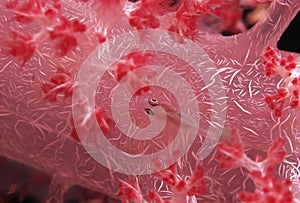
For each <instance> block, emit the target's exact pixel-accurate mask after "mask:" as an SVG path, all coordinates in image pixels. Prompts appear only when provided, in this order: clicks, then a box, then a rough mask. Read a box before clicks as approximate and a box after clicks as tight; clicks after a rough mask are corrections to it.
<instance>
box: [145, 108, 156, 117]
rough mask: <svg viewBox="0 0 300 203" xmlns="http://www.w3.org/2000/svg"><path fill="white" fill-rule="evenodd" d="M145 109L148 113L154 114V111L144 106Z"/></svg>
mask: <svg viewBox="0 0 300 203" xmlns="http://www.w3.org/2000/svg"><path fill="white" fill-rule="evenodd" d="M145 111H146V113H147V114H148V115H152V116H153V115H154V111H153V110H152V109H151V108H145Z"/></svg>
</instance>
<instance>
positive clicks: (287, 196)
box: [216, 130, 293, 203]
mask: <svg viewBox="0 0 300 203" xmlns="http://www.w3.org/2000/svg"><path fill="white" fill-rule="evenodd" d="M283 144H284V140H283V139H281V138H280V139H278V140H277V141H275V142H274V143H273V144H272V145H271V147H269V149H268V151H267V158H265V159H263V158H262V157H260V156H257V158H256V160H255V161H253V160H251V159H250V158H249V157H247V155H246V154H245V152H244V148H243V144H242V143H241V140H240V136H239V133H238V131H237V130H234V131H233V132H232V139H231V140H230V141H225V142H224V143H222V144H220V145H219V147H218V151H219V153H220V154H219V155H217V156H216V160H217V161H219V162H220V163H221V167H223V168H229V169H232V168H237V167H244V168H246V169H247V170H248V171H249V172H250V178H251V179H252V180H253V182H254V184H255V186H256V191H255V193H248V192H244V191H243V192H241V193H240V194H239V198H240V200H241V201H243V202H248V203H250V202H260V203H265V202H270V203H271V202H275V203H276V202H278V203H279V202H284V203H291V202H293V194H292V192H291V190H290V185H291V182H290V181H289V180H285V181H283V182H280V181H279V180H277V179H276V178H274V168H275V166H277V165H278V164H280V163H281V162H282V160H283V159H284V157H285V152H284V151H283V150H282V146H283Z"/></svg>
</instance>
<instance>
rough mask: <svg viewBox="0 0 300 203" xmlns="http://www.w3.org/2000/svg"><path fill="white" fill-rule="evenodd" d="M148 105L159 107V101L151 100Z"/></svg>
mask: <svg viewBox="0 0 300 203" xmlns="http://www.w3.org/2000/svg"><path fill="white" fill-rule="evenodd" d="M148 103H149V104H150V105H151V106H158V105H159V101H158V100H157V99H155V98H152V99H149V101H148Z"/></svg>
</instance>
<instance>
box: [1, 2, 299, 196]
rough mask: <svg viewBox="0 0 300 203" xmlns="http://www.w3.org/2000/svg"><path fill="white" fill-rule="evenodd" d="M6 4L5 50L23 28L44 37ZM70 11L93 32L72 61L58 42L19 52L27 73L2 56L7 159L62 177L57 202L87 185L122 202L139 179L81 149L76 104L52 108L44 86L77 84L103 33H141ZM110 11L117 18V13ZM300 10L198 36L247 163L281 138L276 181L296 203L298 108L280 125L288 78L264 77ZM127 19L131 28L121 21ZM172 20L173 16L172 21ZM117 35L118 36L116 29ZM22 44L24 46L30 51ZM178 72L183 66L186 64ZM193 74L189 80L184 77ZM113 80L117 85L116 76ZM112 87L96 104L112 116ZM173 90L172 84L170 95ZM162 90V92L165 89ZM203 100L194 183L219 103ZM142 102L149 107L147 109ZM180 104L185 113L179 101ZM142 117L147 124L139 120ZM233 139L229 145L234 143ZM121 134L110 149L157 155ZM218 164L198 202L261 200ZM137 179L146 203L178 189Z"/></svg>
mask: <svg viewBox="0 0 300 203" xmlns="http://www.w3.org/2000/svg"><path fill="white" fill-rule="evenodd" d="M54 2H55V1H54ZM95 2H97V1H95ZM116 2H123V1H111V3H112V4H113V3H116ZM4 3H5V2H4V1H1V5H0V10H1V19H0V44H5V42H6V41H5V40H6V39H7V36H8V34H9V29H8V28H13V29H17V28H20V29H21V30H23V31H24V32H28V33H29V34H30V33H31V32H37V31H38V30H39V29H40V27H39V26H38V25H36V24H34V23H33V24H29V25H28V27H25V26H23V25H22V24H20V23H16V22H15V21H13V20H10V19H11V18H12V17H13V16H12V13H11V12H9V11H8V10H7V9H6V8H5V6H4ZM62 6H63V14H64V15H65V16H66V17H67V18H70V19H72V18H76V19H80V20H81V22H83V23H85V25H86V28H87V29H86V32H85V33H84V34H82V35H80V36H77V34H78V33H77V34H76V37H78V38H76V39H77V43H78V46H76V47H74V46H75V45H74V46H73V44H74V42H72V43H71V45H72V49H70V50H69V49H68V53H67V55H66V56H65V57H60V56H57V54H55V51H57V50H55V44H53V42H52V41H51V39H45V40H44V41H43V42H41V43H39V44H38V47H37V51H36V52H35V54H34V55H33V57H32V58H31V59H29V58H30V57H29V56H31V54H32V53H31V52H30V54H29V55H26V54H24V55H23V54H22V53H19V52H14V54H15V55H16V56H17V55H18V56H20V57H23V59H24V60H26V63H24V65H23V64H22V63H23V61H21V65H23V67H22V68H21V69H20V68H19V67H20V61H17V60H16V59H15V58H13V57H12V56H7V52H5V53H3V52H2V51H3V49H2V48H1V52H0V54H1V57H0V65H1V66H0V146H1V147H0V155H1V156H5V157H7V158H10V159H13V160H16V161H18V162H21V163H24V164H26V165H30V166H32V167H34V168H37V169H39V170H42V171H45V172H46V173H48V174H49V175H51V176H53V180H52V182H51V186H50V189H49V200H48V201H49V202H51V201H54V200H55V201H56V202H59V201H62V198H63V194H64V192H66V191H67V190H68V188H70V187H71V186H73V185H80V186H82V187H85V188H89V189H92V190H96V191H101V192H102V193H105V194H107V195H109V196H112V197H116V196H117V191H118V185H119V180H128V179H133V177H132V176H130V175H124V174H121V173H118V172H113V171H111V170H109V169H107V168H106V167H104V166H102V165H100V164H99V163H98V162H97V161H96V160H94V159H93V158H92V157H91V156H90V155H89V154H88V153H86V150H85V149H84V148H83V147H82V145H81V144H80V143H79V142H77V141H74V140H73V139H70V134H71V131H72V127H73V126H72V124H71V122H70V120H71V114H72V113H71V111H72V109H71V106H72V105H71V102H72V101H71V100H68V99H67V98H66V99H65V98H64V95H58V97H57V98H56V99H58V102H49V101H48V102H46V101H45V100H44V99H43V96H44V95H43V92H42V90H41V87H42V85H43V84H45V83H48V82H49V81H50V78H51V77H53V76H54V75H55V74H56V71H57V67H58V66H59V67H64V68H65V69H66V70H68V72H70V73H72V74H73V75H74V77H75V76H76V75H77V73H78V72H79V70H80V69H81V67H82V64H83V63H84V61H85V60H86V59H87V57H88V56H89V55H90V54H91V53H92V52H93V51H94V50H95V49H96V47H97V43H95V41H97V40H98V39H97V37H96V35H95V33H94V32H100V33H101V34H104V35H105V36H107V37H108V38H112V37H113V36H115V35H118V34H120V33H122V32H125V31H128V30H131V31H132V30H134V29H133V28H130V25H129V22H128V21H127V19H125V20H124V19H123V17H122V15H121V14H120V13H118V15H116V16H118V18H117V19H116V20H115V19H114V18H111V16H110V17H109V18H108V19H105V20H106V22H105V23H103V22H101V21H100V20H99V19H100V17H101V16H99V15H100V14H99V12H98V13H97V12H96V11H94V10H93V8H96V9H98V10H99V11H101V5H100V7H93V5H92V4H91V3H89V2H88V3H85V2H84V1H68V0H66V1H64V2H63V5H62ZM98 6H99V5H98ZM111 9H117V7H115V8H111ZM299 9H300V5H299V2H298V0H290V1H279V0H278V1H273V2H272V3H271V5H270V7H269V8H268V10H267V15H266V17H265V18H264V19H262V20H261V21H260V22H259V23H258V24H256V25H255V26H254V27H253V28H252V29H251V30H249V31H247V32H245V33H242V34H238V35H234V36H231V37H223V36H221V35H219V34H212V33H209V32H201V31H200V32H199V33H197V34H196V35H193V41H194V42H195V43H197V44H198V45H199V46H200V47H201V48H202V49H203V50H204V51H205V53H206V54H207V55H208V56H209V57H210V59H211V60H212V61H213V63H214V64H215V66H216V68H217V69H218V73H219V75H220V78H221V80H222V83H223V85H224V87H225V88H224V91H225V93H226V98H227V103H226V104H224V110H225V109H226V110H227V114H226V127H228V128H238V130H239V132H240V135H241V140H242V142H243V144H244V147H245V151H246V152H247V154H248V155H249V156H251V157H255V156H256V155H257V154H261V155H262V156H264V155H265V153H266V152H267V149H268V147H269V146H271V144H272V143H273V142H274V141H275V140H277V138H279V137H281V138H283V139H284V140H285V141H286V142H285V145H284V150H285V152H286V158H285V159H284V161H283V162H282V163H281V164H280V165H279V167H278V168H276V173H275V174H276V176H278V177H279V178H280V179H291V181H292V183H291V188H292V191H293V193H294V201H295V202H300V194H299V191H300V186H299V185H300V184H299V173H300V172H299V170H300V169H299V166H300V164H299V162H300V161H299V152H300V147H299V144H300V143H299V142H300V141H299V140H300V139H299V128H300V127H299V126H300V122H299V113H298V111H299V109H291V108H289V107H288V106H286V107H285V109H284V111H283V112H282V115H281V116H280V117H276V116H275V115H274V112H272V111H271V110H270V109H269V106H268V105H267V104H266V102H265V97H266V96H268V95H272V94H274V93H276V92H277V84H278V83H279V81H280V79H281V78H266V77H265V68H264V66H263V64H262V63H263V61H262V58H261V57H262V55H263V53H264V50H265V48H266V47H267V46H271V47H276V43H277V41H278V40H279V37H280V36H281V34H282V33H283V31H284V30H285V29H286V27H287V26H288V24H289V22H290V21H291V20H292V19H293V17H294V16H295V15H296V13H297V12H298V11H299ZM100 13H101V12H100ZM120 16H121V17H120ZM146 17H148V16H146ZM120 19H122V20H121V21H118V20H120ZM167 19H168V18H167V17H166V18H165V19H164V20H167ZM162 23H163V20H162ZM152 26H153V25H152ZM162 26H163V25H162ZM112 27H114V28H113V29H111V28H112ZM150 27H151V25H150ZM154 27H156V25H154ZM108 28H109V29H108ZM167 28H168V27H167ZM167 28H166V29H167ZM79 34H80V33H79ZM188 34H191V33H188ZM102 37H103V36H102V35H101V40H100V39H99V40H100V41H101V42H103V41H104V39H103V38H102ZM94 38H95V39H94ZM92 39H93V40H94V41H93V40H92ZM124 43H125V42H124ZM17 45H18V46H23V45H22V44H17ZM17 45H16V46H17ZM62 46H63V45H62ZM25 48H26V46H25ZM29 48H30V51H31V50H32V49H33V48H32V47H31V46H29ZM34 49H35V47H34ZM60 53H61V52H60ZM14 54H13V55H14ZM64 54H65V53H64ZM281 54H282V56H287V55H288V54H290V53H285V52H281ZM291 55H293V57H294V58H295V60H296V61H297V60H298V61H299V60H300V58H299V57H300V55H299V54H294V53H292V54H291ZM166 59H169V60H166ZM154 60H156V62H160V64H164V65H166V66H168V65H169V66H171V65H172V63H171V62H173V60H174V58H172V56H169V55H168V54H165V55H164V54H162V55H161V57H158V58H156V59H154ZM166 61H167V62H166ZM176 62H177V61H176ZM168 63H169V64H168ZM178 64H184V63H182V62H181V61H180V60H178ZM179 70H180V68H179ZM184 74H186V73H185V72H184V73H183V75H184ZM189 76H190V78H191V80H193V79H194V78H193V77H192V75H189ZM107 77H109V76H108V74H107ZM195 78H196V79H198V78H197V77H195ZM104 81H105V80H104ZM191 84H193V85H194V86H195V89H197V84H198V85H199V86H200V88H198V89H201V87H203V86H204V85H203V81H202V80H199V81H196V82H195V81H192V82H191ZM102 85H103V84H102ZM113 85H114V84H111V83H107V84H104V85H103V88H102V89H101V88H100V89H99V92H98V93H97V97H96V102H97V100H98V102H97V104H99V103H101V104H102V105H103V106H104V107H105V108H106V109H105V110H109V107H111V105H110V104H109V102H110V101H109V99H108V96H109V94H110V93H109V92H108V90H109V88H110V89H111V87H112V86H113ZM174 85H175V84H170V87H171V86H174ZM107 87H108V88H107ZM107 89H108V90H107ZM155 91H159V89H156V90H155ZM155 91H154V92H155ZM199 97H201V98H203V100H202V102H199V103H200V104H199V108H200V109H201V110H202V112H201V113H202V114H201V115H202V117H201V118H202V120H201V122H200V129H199V135H198V136H197V138H196V141H195V143H193V145H192V146H191V148H190V151H189V153H187V155H186V156H184V158H183V161H182V168H180V169H179V171H178V173H179V174H182V175H191V174H193V173H192V171H191V169H190V167H191V168H193V167H194V166H195V163H194V162H195V159H194V154H197V153H198V152H199V150H200V149H201V146H202V144H203V143H202V141H203V139H204V138H205V135H206V133H207V131H208V128H209V125H210V124H211V123H209V119H210V113H211V112H210V111H209V109H211V107H210V105H206V104H207V103H209V101H210V100H209V98H208V92H205V91H203V93H199ZM134 99H135V98H133V99H132V101H134ZM138 101H139V102H140V103H139V104H141V103H142V102H143V101H144V100H138ZM172 104H173V105H174V106H176V105H178V104H177V103H176V101H174V102H173V103H172ZM133 107H134V106H133ZM203 109H206V110H203ZM135 115H136V116H137V117H136V118H135V120H134V119H133V120H134V122H133V123H134V124H137V125H143V124H141V123H140V122H141V120H142V119H140V118H141V117H143V118H145V115H144V114H139V113H138V112H137V113H136V114H135ZM139 115H141V117H138V116H139ZM148 122H149V120H148ZM175 128H176V127H174V125H171V127H169V128H167V129H165V133H166V134H168V135H169V134H170V136H169V137H167V138H165V137H159V138H158V139H156V140H155V144H157V146H156V147H157V148H155V149H156V150H159V149H161V148H163V147H164V144H168V143H169V139H171V138H173V137H172V136H175V135H171V133H173V132H174V131H173V130H174V129H175ZM225 134H226V133H224V136H226V135H225ZM117 135H119V134H116V136H112V137H111V140H110V141H111V142H112V143H114V145H115V146H117V147H119V148H121V149H123V150H125V151H127V152H132V153H140V154H142V153H150V152H151V148H150V149H148V148H146V146H147V145H148V144H149V143H146V142H145V143H142V141H141V142H133V143H131V145H129V144H128V145H126V144H124V143H127V142H129V141H128V140H129V138H127V137H119V136H117ZM130 139H131V137H130ZM161 140H162V141H161ZM160 141H161V142H160ZM150 146H152V145H150ZM145 148H146V149H147V150H149V151H147V150H145ZM213 158H214V153H212V154H210V156H208V157H206V159H205V160H203V161H202V165H203V168H204V171H205V180H206V183H207V190H206V193H205V195H203V196H199V197H198V200H199V202H201V200H205V201H208V202H237V201H238V199H237V193H238V192H240V191H242V190H243V189H244V190H245V191H247V192H253V191H254V185H253V182H251V181H250V180H249V177H248V176H247V172H246V171H245V170H243V169H234V170H226V171H224V170H221V169H220V168H219V164H218V163H217V162H216V161H215V160H214V159H213ZM137 178H138V182H139V183H142V184H140V189H141V191H142V192H143V194H147V193H148V192H149V191H152V190H153V189H155V190H157V191H158V192H160V193H161V194H162V196H164V197H170V196H171V195H170V193H169V192H168V191H170V188H168V187H166V186H163V187H160V183H161V182H160V181H158V180H155V179H154V178H153V176H151V175H143V176H138V177H137Z"/></svg>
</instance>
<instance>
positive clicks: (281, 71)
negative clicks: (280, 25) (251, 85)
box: [263, 47, 300, 117]
mask: <svg viewBox="0 0 300 203" xmlns="http://www.w3.org/2000/svg"><path fill="white" fill-rule="evenodd" d="M263 58H264V62H263V65H264V66H265V68H266V76H267V77H273V76H276V75H279V76H280V77H282V80H283V83H282V86H281V87H280V88H279V89H278V90H277V93H276V94H274V95H271V96H267V97H266V103H267V104H268V105H269V107H270V108H271V109H272V110H274V111H275V115H276V116H277V117H280V116H281V115H282V113H283V109H284V107H285V104H286V103H287V100H288V99H289V98H291V101H290V106H291V107H292V108H293V109H295V108H297V107H298V106H299V95H300V83H299V80H300V73H299V67H298V66H297V65H296V63H295V61H294V57H293V56H292V55H288V56H287V57H286V58H282V57H281V55H280V53H279V51H278V50H275V49H274V48H272V47H267V49H266V51H265V53H264V55H263Z"/></svg>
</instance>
